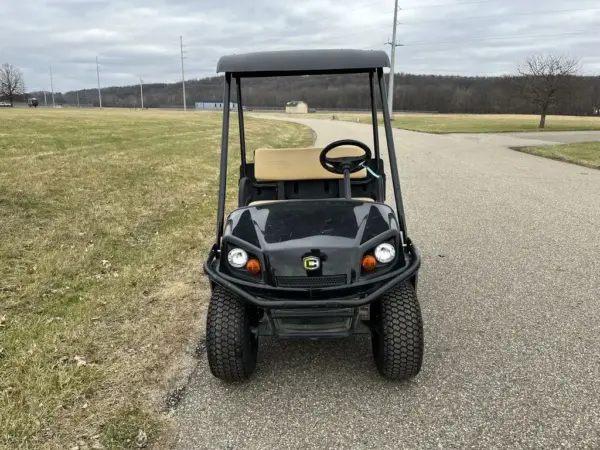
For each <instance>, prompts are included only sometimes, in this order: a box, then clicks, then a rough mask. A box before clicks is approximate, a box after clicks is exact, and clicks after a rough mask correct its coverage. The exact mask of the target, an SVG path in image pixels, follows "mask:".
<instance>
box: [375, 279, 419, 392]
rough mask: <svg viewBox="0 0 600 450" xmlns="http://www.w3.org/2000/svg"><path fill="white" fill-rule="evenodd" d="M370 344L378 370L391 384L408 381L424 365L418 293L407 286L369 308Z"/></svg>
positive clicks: (401, 286)
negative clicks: (371, 327) (371, 322)
mask: <svg viewBox="0 0 600 450" xmlns="http://www.w3.org/2000/svg"><path fill="white" fill-rule="evenodd" d="M371 311H372V315H373V318H372V320H373V325H374V328H373V331H372V332H371V344H372V347H373V356H374V357H375V365H376V366H377V370H378V371H379V373H380V374H381V375H383V376H384V377H385V378H387V379H389V380H393V381H403V380H408V379H410V378H412V377H414V376H416V375H417V374H418V373H419V372H420V371H421V365H422V363H423V347H424V342H423V320H422V317H421V308H420V306H419V300H418V299H417V293H416V291H415V289H414V287H413V286H412V285H411V284H410V283H409V282H404V283H402V284H399V285H398V286H396V287H395V288H394V289H393V290H391V291H389V292H387V293H386V294H385V295H384V296H383V297H381V299H380V300H378V301H377V302H376V303H374V304H373V305H372V309H371Z"/></svg>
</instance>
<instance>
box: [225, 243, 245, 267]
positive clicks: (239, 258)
mask: <svg viewBox="0 0 600 450" xmlns="http://www.w3.org/2000/svg"><path fill="white" fill-rule="evenodd" d="M227 261H229V264H230V265H231V266H232V267H235V268H236V269H241V268H242V267H244V266H245V265H246V263H247V262H248V253H246V252H245V251H244V250H242V249H241V248H234V249H232V250H229V253H228V254H227Z"/></svg>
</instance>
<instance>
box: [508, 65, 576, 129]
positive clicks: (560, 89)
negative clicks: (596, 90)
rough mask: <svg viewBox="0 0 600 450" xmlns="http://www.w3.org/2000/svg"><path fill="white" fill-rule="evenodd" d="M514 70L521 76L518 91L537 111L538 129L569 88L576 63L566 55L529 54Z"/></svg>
mask: <svg viewBox="0 0 600 450" xmlns="http://www.w3.org/2000/svg"><path fill="white" fill-rule="evenodd" d="M517 71H518V73H519V75H521V77H522V80H521V81H522V84H521V92H522V93H523V95H524V96H525V97H526V98H527V99H528V100H529V101H530V102H531V103H533V104H534V105H536V106H537V107H538V108H539V111H540V125H539V128H544V127H545V126H546V115H547V114H548V109H549V108H550V107H551V106H552V105H555V104H556V102H557V101H558V99H559V97H560V96H561V95H562V94H564V93H565V92H568V91H569V89H570V88H571V86H572V84H571V82H572V80H573V76H574V75H577V73H578V71H579V61H578V60H577V59H575V58H569V57H566V56H559V55H543V54H532V55H530V56H528V57H527V58H526V59H525V61H524V63H523V64H522V65H521V66H519V68H518V69H517Z"/></svg>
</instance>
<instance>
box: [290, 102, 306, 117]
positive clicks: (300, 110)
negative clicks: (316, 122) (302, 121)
mask: <svg viewBox="0 0 600 450" xmlns="http://www.w3.org/2000/svg"><path fill="white" fill-rule="evenodd" d="M285 112H286V113H290V114H306V113H307V112H308V105H307V104H306V103H305V102H303V101H299V102H287V103H286V104H285Z"/></svg>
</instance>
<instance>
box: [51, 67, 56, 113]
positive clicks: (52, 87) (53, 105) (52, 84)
mask: <svg viewBox="0 0 600 450" xmlns="http://www.w3.org/2000/svg"><path fill="white" fill-rule="evenodd" d="M50 89H51V90H52V107H53V108H54V107H55V104H54V80H53V79H52V66H50Z"/></svg>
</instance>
